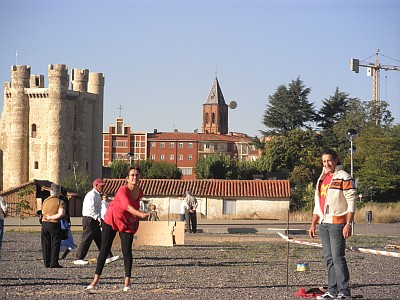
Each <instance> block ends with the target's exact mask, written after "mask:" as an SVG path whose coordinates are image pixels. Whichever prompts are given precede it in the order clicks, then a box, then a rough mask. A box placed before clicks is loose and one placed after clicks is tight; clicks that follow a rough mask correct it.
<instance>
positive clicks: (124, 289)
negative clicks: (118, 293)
mask: <svg viewBox="0 0 400 300" xmlns="http://www.w3.org/2000/svg"><path fill="white" fill-rule="evenodd" d="M130 289H131V287H130V286H124V288H123V289H122V291H124V292H129V291H130Z"/></svg>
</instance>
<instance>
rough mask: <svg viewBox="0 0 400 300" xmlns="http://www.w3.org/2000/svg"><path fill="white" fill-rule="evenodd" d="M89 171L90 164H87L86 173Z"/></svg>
mask: <svg viewBox="0 0 400 300" xmlns="http://www.w3.org/2000/svg"><path fill="white" fill-rule="evenodd" d="M87 170H89V163H86V171H87Z"/></svg>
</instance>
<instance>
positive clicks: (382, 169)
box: [354, 124, 400, 200]
mask: <svg viewBox="0 0 400 300" xmlns="http://www.w3.org/2000/svg"><path fill="white" fill-rule="evenodd" d="M355 143H356V145H357V151H356V152H355V155H354V165H355V170H356V171H355V177H357V178H359V180H358V182H359V186H358V188H359V191H360V192H361V193H364V195H366V194H368V193H369V192H370V188H371V187H372V188H373V190H374V191H375V195H376V197H375V198H376V199H377V200H399V196H398V195H399V194H400V161H399V157H400V125H396V126H394V127H381V126H379V125H375V124H371V125H369V126H368V127H366V128H364V130H363V131H362V133H361V134H360V135H359V136H358V138H357V140H356V141H355Z"/></svg>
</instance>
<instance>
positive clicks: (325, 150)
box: [321, 148, 341, 165]
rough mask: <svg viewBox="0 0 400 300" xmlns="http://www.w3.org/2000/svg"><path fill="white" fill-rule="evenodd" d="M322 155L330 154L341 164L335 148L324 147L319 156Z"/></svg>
mask: <svg viewBox="0 0 400 300" xmlns="http://www.w3.org/2000/svg"><path fill="white" fill-rule="evenodd" d="M322 155H331V156H332V158H333V159H334V160H337V164H338V165H341V162H340V159H339V155H338V154H337V152H336V151H335V150H333V149H329V148H326V149H324V151H323V152H322V154H321V156H322Z"/></svg>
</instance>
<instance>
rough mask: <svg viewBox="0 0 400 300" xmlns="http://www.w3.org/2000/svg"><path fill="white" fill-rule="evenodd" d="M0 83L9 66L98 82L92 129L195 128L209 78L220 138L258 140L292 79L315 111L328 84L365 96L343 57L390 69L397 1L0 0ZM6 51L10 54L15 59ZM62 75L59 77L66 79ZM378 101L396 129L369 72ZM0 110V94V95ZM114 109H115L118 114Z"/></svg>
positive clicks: (396, 81)
mask: <svg viewBox="0 0 400 300" xmlns="http://www.w3.org/2000/svg"><path fill="white" fill-rule="evenodd" d="M0 7H1V9H0V26H1V28H2V31H1V34H0V81H1V82H2V83H4V82H6V81H10V80H11V75H10V74H11V73H10V70H11V66H12V65H15V64H18V65H29V66H31V74H36V75H37V74H43V75H45V78H46V80H45V82H46V87H47V68H48V65H49V64H66V65H68V68H69V70H70V71H69V73H70V75H71V70H72V69H74V68H81V69H89V71H90V72H100V73H104V74H105V90H104V120H103V124H104V129H105V130H106V131H108V126H109V125H111V124H115V121H116V118H117V117H119V116H120V113H121V116H122V117H123V118H124V120H125V123H126V124H128V125H130V126H131V127H132V130H133V131H138V132H152V131H153V130H154V129H157V130H158V131H163V132H170V131H173V130H174V129H177V130H179V131H180V132H193V131H194V130H195V129H199V131H201V126H202V105H203V104H204V103H205V101H206V99H207V96H208V93H209V91H210V89H211V86H212V83H213V80H214V78H215V76H217V78H218V81H219V83H220V86H221V89H222V92H223V95H224V98H225V101H226V102H227V104H229V102H230V101H236V102H237V104H238V105H237V108H236V109H234V110H231V109H230V110H229V131H230V132H231V131H232V132H243V133H246V134H248V135H250V136H255V135H258V136H260V130H265V129H266V128H265V126H264V125H263V123H262V117H263V115H264V112H265V110H266V108H267V104H268V96H270V95H273V94H274V93H275V91H276V90H277V88H278V86H280V85H282V84H283V85H286V86H287V85H288V84H289V83H290V82H291V81H292V80H295V79H297V78H300V79H301V80H302V81H303V83H304V85H305V86H306V87H309V88H311V93H310V95H309V98H308V99H309V101H310V102H311V103H314V106H315V108H316V109H319V108H320V107H321V105H322V101H323V100H324V99H328V98H329V97H330V96H332V95H333V94H334V92H335V90H336V87H339V90H340V91H341V92H346V93H349V94H350V97H357V98H360V99H361V100H363V101H369V100H371V99H372V77H368V76H367V70H366V68H360V73H359V74H356V73H354V72H352V71H351V70H350V67H349V60H350V59H351V58H357V59H359V60H360V61H364V63H374V60H375V53H376V52H377V50H378V49H380V52H379V53H380V55H379V61H380V63H381V64H382V65H391V66H400V1H399V0H374V1H372V0H357V1H355V0H336V1H330V0H326V1H320V0H308V1H307V0H279V1H278V0H271V1H267V0H264V1H261V0H130V1H128V0H112V1H111V0H107V1H106V0H68V1H66V0H64V1H58V0H51V1H50V0H43V1H42V0H37V1H31V0H0ZM16 53H17V54H18V55H16ZM70 77H71V76H70ZM380 89H381V94H380V95H381V99H382V100H385V101H387V102H388V103H389V105H390V106H389V109H390V110H391V112H392V114H393V116H394V117H395V123H400V72H399V71H383V70H382V71H381V86H380ZM0 106H1V107H3V98H1V99H0ZM119 107H122V110H119V109H118V108H119Z"/></svg>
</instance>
